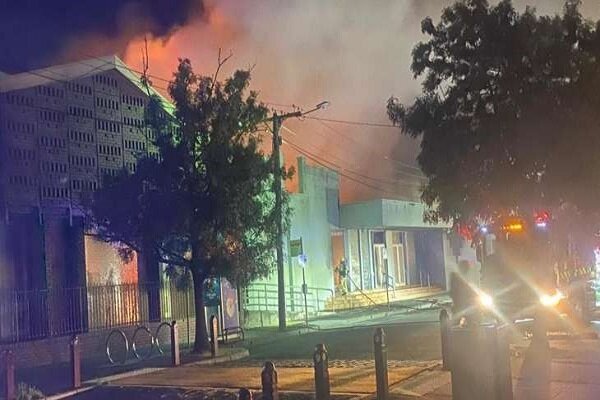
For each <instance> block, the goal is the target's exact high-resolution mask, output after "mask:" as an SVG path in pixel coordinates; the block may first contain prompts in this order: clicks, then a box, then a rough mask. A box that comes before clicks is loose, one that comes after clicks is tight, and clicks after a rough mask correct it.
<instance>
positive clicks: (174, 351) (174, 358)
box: [171, 321, 181, 367]
mask: <svg viewBox="0 0 600 400" xmlns="http://www.w3.org/2000/svg"><path fill="white" fill-rule="evenodd" d="M179 364H181V359H180V358H179V326H178V325H177V321H173V322H171V365H172V366H173V367H178V366H179Z"/></svg>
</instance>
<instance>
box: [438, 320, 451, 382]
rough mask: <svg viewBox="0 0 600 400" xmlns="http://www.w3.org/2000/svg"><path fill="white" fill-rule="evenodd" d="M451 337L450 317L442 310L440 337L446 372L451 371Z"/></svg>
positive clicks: (443, 366) (443, 364)
mask: <svg viewBox="0 0 600 400" xmlns="http://www.w3.org/2000/svg"><path fill="white" fill-rule="evenodd" d="M449 336H450V317H449V316H448V311H446V310H445V309H442V311H440V337H441V340H442V368H443V369H444V370H445V371H448V370H449V369H450V357H449V354H450V353H449V351H450V350H449V348H448V346H449Z"/></svg>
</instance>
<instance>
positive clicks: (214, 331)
mask: <svg viewBox="0 0 600 400" xmlns="http://www.w3.org/2000/svg"><path fill="white" fill-rule="evenodd" d="M210 354H211V356H212V357H213V358H215V357H217V356H218V355H219V321H218V320H217V317H216V316H215V315H212V316H211V317H210Z"/></svg>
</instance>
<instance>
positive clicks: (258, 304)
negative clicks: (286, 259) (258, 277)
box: [243, 283, 333, 320]
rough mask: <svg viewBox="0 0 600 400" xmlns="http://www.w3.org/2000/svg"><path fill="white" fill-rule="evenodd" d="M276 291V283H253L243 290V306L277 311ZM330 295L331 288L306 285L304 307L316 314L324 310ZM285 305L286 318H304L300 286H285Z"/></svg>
mask: <svg viewBox="0 0 600 400" xmlns="http://www.w3.org/2000/svg"><path fill="white" fill-rule="evenodd" d="M277 293H278V290H277V285H276V284H273V283H253V284H251V285H250V286H248V288H246V289H245V290H244V302H243V307H244V309H245V310H246V311H256V312H261V313H262V312H277V309H278V308H277V307H278V301H277ZM332 297H333V290H332V289H328V288H318V287H310V286H309V287H307V290H306V308H307V309H308V310H307V311H308V314H309V315H311V316H316V315H318V314H319V313H321V312H323V311H325V308H326V307H325V306H326V304H327V302H328V301H329V300H330V299H331V298H332ZM285 305H286V311H287V316H288V319H290V320H294V319H296V318H297V319H303V318H304V314H303V313H304V293H303V292H302V288H301V287H287V288H286V302H285Z"/></svg>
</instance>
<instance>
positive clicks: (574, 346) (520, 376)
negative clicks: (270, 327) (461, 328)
mask: <svg viewBox="0 0 600 400" xmlns="http://www.w3.org/2000/svg"><path fill="white" fill-rule="evenodd" d="M511 365H512V374H513V393H514V399H515V400H549V399H553V400H567V399H569V400H592V399H598V398H600V341H599V340H597V339H573V338H565V339H560V340H551V341H550V348H549V350H548V351H546V352H541V353H540V352H532V351H529V349H528V348H527V347H523V346H513V347H512V358H511ZM261 367H262V363H261V362H260V361H258V360H240V361H235V362H230V363H226V364H222V365H219V366H212V367H208V366H202V365H187V366H184V367H180V368H177V369H164V370H160V371H156V372H153V373H149V374H144V375H137V376H131V377H125V378H123V379H120V380H116V381H113V382H111V383H110V384H108V385H107V386H103V387H101V388H100V389H96V391H91V392H88V393H84V394H82V395H81V396H80V397H77V398H78V399H82V400H95V399H100V398H107V397H109V396H110V398H112V400H120V399H126V398H134V396H140V397H135V398H144V399H153V398H155V397H154V396H157V397H156V398H157V399H158V398H161V399H171V398H172V399H190V400H191V399H194V400H195V399H208V398H210V399H235V398H236V397H235V394H236V392H237V390H238V389H239V388H240V387H247V388H250V389H252V390H253V391H254V392H255V393H256V394H259V393H260V372H261V369H262V368H261ZM277 371H278V376H279V389H280V391H281V394H282V396H281V398H282V399H310V398H313V396H314V370H313V368H312V362H311V361H309V360H306V361H303V360H290V361H284V360H281V361H279V363H278V367H277ZM329 373H330V382H331V390H332V399H348V400H349V399H374V398H375V395H374V393H375V391H376V388H375V370H374V365H373V362H371V361H366V360H361V361H341V360H338V361H331V362H330V368H329ZM389 385H390V400H396V399H398V400H400V399H406V400H409V399H422V400H450V399H452V386H451V377H450V373H449V372H447V371H443V370H442V369H441V364H440V362H436V361H428V362H415V361H389ZM256 398H260V395H258V396H256Z"/></svg>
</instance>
